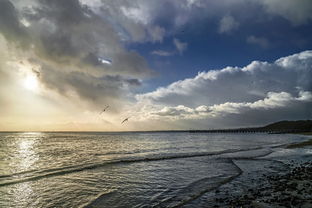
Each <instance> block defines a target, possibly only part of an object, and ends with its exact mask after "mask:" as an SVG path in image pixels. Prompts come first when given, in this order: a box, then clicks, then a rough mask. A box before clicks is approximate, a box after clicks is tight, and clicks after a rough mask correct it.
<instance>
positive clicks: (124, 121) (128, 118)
mask: <svg viewBox="0 0 312 208" xmlns="http://www.w3.org/2000/svg"><path fill="white" fill-rule="evenodd" d="M129 118H130V117H128V118H126V119H125V120H123V121H122V122H121V124H123V123H124V122H126V121H128V120H129Z"/></svg>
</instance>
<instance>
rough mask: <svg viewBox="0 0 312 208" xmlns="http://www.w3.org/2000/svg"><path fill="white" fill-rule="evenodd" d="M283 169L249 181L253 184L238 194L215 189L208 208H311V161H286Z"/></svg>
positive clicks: (228, 190)
mask: <svg viewBox="0 0 312 208" xmlns="http://www.w3.org/2000/svg"><path fill="white" fill-rule="evenodd" d="M285 166H286V168H287V170H285V171H279V172H275V173H267V174H261V176H260V177H259V178H255V177H253V178H251V181H254V182H255V184H254V185H248V189H247V188H246V189H242V190H243V191H241V192H238V193H235V189H234V190H232V191H230V190H231V189H227V190H225V191H223V192H225V193H226V194H224V193H223V194H222V191H221V192H220V190H218V189H217V190H216V191H215V193H214V194H215V195H214V198H213V201H214V202H213V203H211V204H210V205H211V206H210V207H228V208H239V207H243V208H283V207H287V208H288V207H300V208H310V207H312V198H311V196H312V161H305V162H298V161H295V160H290V161H289V162H288V163H287V164H285ZM256 181H258V182H256ZM259 181H260V183H259ZM246 182H247V181H246ZM247 183H248V182H247ZM231 188H235V185H234V187H233V186H232V187H231ZM236 188H238V187H236ZM233 191H234V193H232V192H233Z"/></svg>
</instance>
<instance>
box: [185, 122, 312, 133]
mask: <svg viewBox="0 0 312 208" xmlns="http://www.w3.org/2000/svg"><path fill="white" fill-rule="evenodd" d="M189 132H190V133H203V132H206V133H261V132H262V133H272V134H282V133H309V132H312V120H298V121H279V122H275V123H271V124H268V125H266V126H262V127H250V128H235V129H212V130H189Z"/></svg>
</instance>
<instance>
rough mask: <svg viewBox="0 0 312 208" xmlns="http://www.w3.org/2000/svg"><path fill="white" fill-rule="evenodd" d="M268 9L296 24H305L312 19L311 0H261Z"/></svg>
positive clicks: (269, 11)
mask: <svg viewBox="0 0 312 208" xmlns="http://www.w3.org/2000/svg"><path fill="white" fill-rule="evenodd" d="M259 3H261V4H263V5H264V6H265V8H266V11H267V12H268V13H271V14H276V15H280V16H282V17H284V18H285V19H287V20H289V21H290V22H291V23H292V24H294V25H301V24H305V23H307V22H309V21H311V20H312V12H311V11H312V2H311V1H310V0H297V1H293V0H260V1H259Z"/></svg>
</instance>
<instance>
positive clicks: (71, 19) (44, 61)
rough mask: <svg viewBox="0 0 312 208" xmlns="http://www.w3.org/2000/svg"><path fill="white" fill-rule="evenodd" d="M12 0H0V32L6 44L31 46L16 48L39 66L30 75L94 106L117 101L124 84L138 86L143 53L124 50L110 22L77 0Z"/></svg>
mask: <svg viewBox="0 0 312 208" xmlns="http://www.w3.org/2000/svg"><path fill="white" fill-rule="evenodd" d="M12 3H14V4H12ZM12 3H11V2H10V1H5V0H4V1H0V32H1V33H2V34H3V36H4V37H5V39H7V40H9V41H10V42H12V43H19V42H23V43H27V44H28V45H29V46H31V47H29V48H28V49H27V51H26V50H24V52H27V53H24V52H22V51H20V52H19V53H20V54H23V55H22V56H23V57H22V58H23V59H25V60H28V61H29V62H30V63H31V64H33V65H35V66H36V67H37V68H38V69H39V70H37V72H38V73H36V74H40V76H38V77H39V78H40V81H41V82H42V84H43V85H44V86H46V87H48V88H49V89H53V90H55V91H57V92H58V93H60V94H63V95H66V96H70V92H74V93H75V94H76V95H77V96H78V97H79V98H80V99H85V100H87V101H89V102H90V103H93V104H94V105H102V103H103V102H104V103H110V102H111V103H115V106H117V105H118V104H116V103H118V102H119V103H122V102H123V100H124V97H123V95H124V94H126V93H127V92H128V91H129V87H134V86H140V85H141V82H140V81H139V79H141V78H144V77H147V76H150V75H151V70H150V69H149V67H148V64H147V63H146V61H145V60H144V58H143V57H141V56H140V55H139V54H137V53H136V52H133V51H128V50H127V49H126V48H125V47H124V45H123V43H122V41H121V39H120V36H119V34H118V32H117V31H116V30H115V28H114V26H113V25H112V24H111V22H109V21H107V19H105V18H103V17H101V16H99V15H98V14H95V13H94V12H93V11H92V10H91V9H90V8H89V6H87V5H86V4H82V3H80V2H79V1H78V0H66V1H63V0H38V1H30V2H28V4H27V2H26V1H25V2H23V1H16V2H12ZM30 36H31V38H29V37H30ZM26 39H27V41H25V40H26ZM13 50H15V51H19V50H20V49H19V48H14V49H13ZM102 57H106V58H107V60H110V61H105V59H103V58H102Z"/></svg>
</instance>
